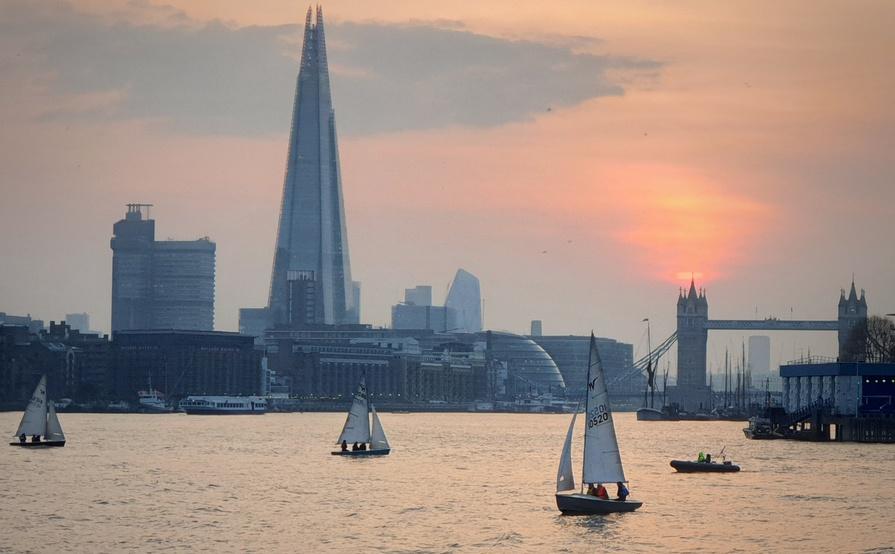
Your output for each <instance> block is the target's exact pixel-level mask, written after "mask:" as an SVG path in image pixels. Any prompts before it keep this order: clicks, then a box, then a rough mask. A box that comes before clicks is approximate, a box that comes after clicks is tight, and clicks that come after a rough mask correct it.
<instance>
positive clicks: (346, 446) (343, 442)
mask: <svg viewBox="0 0 895 554" xmlns="http://www.w3.org/2000/svg"><path fill="white" fill-rule="evenodd" d="M342 452H348V441H346V440H345V439H342Z"/></svg>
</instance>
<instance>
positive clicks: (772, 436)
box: [743, 427, 786, 441]
mask: <svg viewBox="0 0 895 554" xmlns="http://www.w3.org/2000/svg"><path fill="white" fill-rule="evenodd" d="M743 434H744V435H746V438H747V439H752V440H755V441H772V440H777V439H785V438H786V437H784V436H783V435H781V434H779V433H768V432H763V431H755V430H753V429H751V428H749V427H744V428H743Z"/></svg>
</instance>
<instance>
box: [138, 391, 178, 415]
mask: <svg viewBox="0 0 895 554" xmlns="http://www.w3.org/2000/svg"><path fill="white" fill-rule="evenodd" d="M137 398H138V399H139V410H140V411H141V412H144V413H148V414H168V413H171V412H173V411H174V408H173V407H171V406H169V405H168V404H167V403H166V402H165V395H163V394H162V393H161V392H160V391H157V390H155V389H150V390H141V391H140V392H138V393H137Z"/></svg>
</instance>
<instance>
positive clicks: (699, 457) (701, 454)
mask: <svg viewBox="0 0 895 554" xmlns="http://www.w3.org/2000/svg"><path fill="white" fill-rule="evenodd" d="M696 461H697V462H700V463H701V462H704V461H705V452H700V453H699V456H697V457H696Z"/></svg>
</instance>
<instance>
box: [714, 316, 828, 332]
mask: <svg viewBox="0 0 895 554" xmlns="http://www.w3.org/2000/svg"><path fill="white" fill-rule="evenodd" d="M705 328H706V329H709V330H717V331H725V330H727V331H838V330H839V322H838V321H806V320H800V321H797V320H783V319H709V320H706V322H705Z"/></svg>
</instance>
